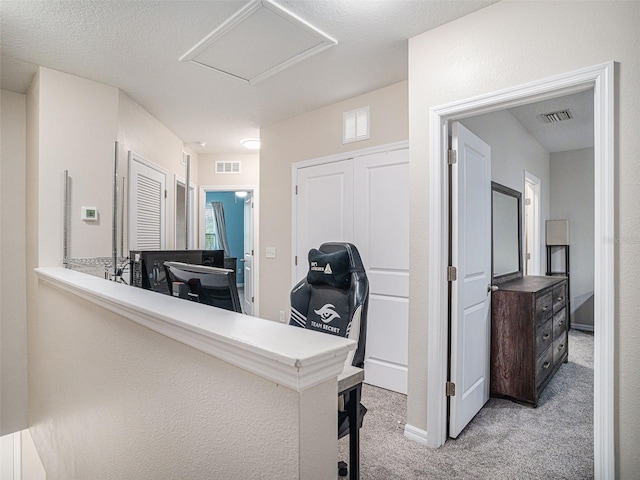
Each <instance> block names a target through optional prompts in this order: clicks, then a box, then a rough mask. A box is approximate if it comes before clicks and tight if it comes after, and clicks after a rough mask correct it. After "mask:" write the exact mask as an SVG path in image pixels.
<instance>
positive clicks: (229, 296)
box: [164, 262, 242, 313]
mask: <svg viewBox="0 0 640 480" xmlns="http://www.w3.org/2000/svg"><path fill="white" fill-rule="evenodd" d="M164 268H165V270H166V273H167V281H168V283H169V289H170V291H171V292H172V294H173V296H175V297H180V298H187V299H190V300H193V301H196V302H199V303H204V304H206V305H211V306H214V307H218V308H223V309H225V310H231V311H232V312H239V313H242V306H241V305H240V298H239V297H238V287H237V285H236V273H235V271H234V270H229V269H226V268H216V267H206V266H203V265H192V264H188V263H181V262H164Z"/></svg>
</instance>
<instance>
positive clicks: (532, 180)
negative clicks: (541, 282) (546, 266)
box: [523, 170, 542, 275]
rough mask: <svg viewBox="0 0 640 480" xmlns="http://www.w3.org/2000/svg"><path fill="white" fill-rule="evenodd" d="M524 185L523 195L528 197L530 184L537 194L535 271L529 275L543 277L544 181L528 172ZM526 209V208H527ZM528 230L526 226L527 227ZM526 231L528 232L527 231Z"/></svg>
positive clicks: (525, 175) (535, 200)
mask: <svg viewBox="0 0 640 480" xmlns="http://www.w3.org/2000/svg"><path fill="white" fill-rule="evenodd" d="M524 183H525V188H524V189H523V194H524V195H525V196H526V192H527V189H526V184H527V183H529V184H530V185H531V187H532V189H533V191H534V193H535V196H536V197H535V199H534V204H533V206H534V208H533V215H534V217H533V230H534V233H535V235H534V239H533V247H532V248H531V250H532V251H533V252H535V257H534V258H533V269H532V271H531V273H529V275H542V268H541V265H542V262H541V259H542V250H541V248H542V247H541V243H540V242H541V236H540V235H541V230H540V225H541V224H542V222H541V221H540V216H541V215H542V211H541V209H540V190H541V184H542V181H541V180H540V179H539V178H538V177H536V176H535V175H534V174H533V173H531V172H527V171H526V170H525V171H524ZM525 208H526V206H525ZM525 228H526V226H525ZM525 231H526V230H525ZM524 261H525V262H526V261H527V259H526V258H525V259H524Z"/></svg>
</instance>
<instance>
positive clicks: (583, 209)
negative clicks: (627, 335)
mask: <svg viewBox="0 0 640 480" xmlns="http://www.w3.org/2000/svg"><path fill="white" fill-rule="evenodd" d="M594 181H595V179H594V163H593V148H585V149H581V150H571V151H568V152H558V153H552V154H551V218H554V219H567V220H569V243H570V247H569V248H570V250H569V253H570V256H569V263H570V274H571V276H570V287H571V288H570V290H571V298H570V300H571V315H572V317H571V324H572V326H577V327H579V328H581V329H585V330H593V275H594V273H593V269H594V265H593V264H594V261H593V252H594V246H593V239H594V208H595V207H594V196H593V192H594V188H595V187H594ZM559 253H560V252H559ZM562 256H564V254H563V253H562Z"/></svg>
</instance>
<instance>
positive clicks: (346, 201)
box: [293, 159, 353, 284]
mask: <svg viewBox="0 0 640 480" xmlns="http://www.w3.org/2000/svg"><path fill="white" fill-rule="evenodd" d="M297 174H298V177H297V179H298V182H297V188H298V193H297V196H296V198H297V202H296V205H297V211H296V251H295V255H296V256H297V259H298V264H297V267H296V270H295V272H296V276H295V278H294V279H293V283H294V284H295V283H297V282H298V281H299V280H300V279H302V278H303V277H304V276H306V274H307V271H308V261H307V257H308V253H309V250H310V249H312V248H318V247H319V246H320V245H321V244H322V243H324V242H352V241H353V160H351V159H349V160H342V161H340V162H333V163H328V164H324V165H316V166H312V167H305V168H300V169H298V171H297Z"/></svg>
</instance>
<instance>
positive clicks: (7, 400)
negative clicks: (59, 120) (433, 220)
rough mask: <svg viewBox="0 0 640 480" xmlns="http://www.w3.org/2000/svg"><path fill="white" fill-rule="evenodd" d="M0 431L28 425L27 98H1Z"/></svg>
mask: <svg viewBox="0 0 640 480" xmlns="http://www.w3.org/2000/svg"><path fill="white" fill-rule="evenodd" d="M0 109H1V111H2V117H1V119H0V148H1V150H0V339H1V342H2V344H1V347H0V349H1V350H0V351H1V358H0V366H1V380H0V383H1V387H0V392H1V397H0V405H1V408H0V410H1V412H2V417H1V418H0V426H1V428H0V436H2V435H5V434H7V433H11V432H16V431H19V430H23V429H25V428H27V296H26V292H25V289H24V286H25V282H26V247H25V241H26V223H25V200H26V198H25V178H26V155H27V151H26V148H27V140H26V135H27V133H26V129H27V123H26V121H27V120H26V115H27V107H26V97H25V95H22V94H19V93H13V92H9V91H6V90H2V97H1V98H0Z"/></svg>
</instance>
